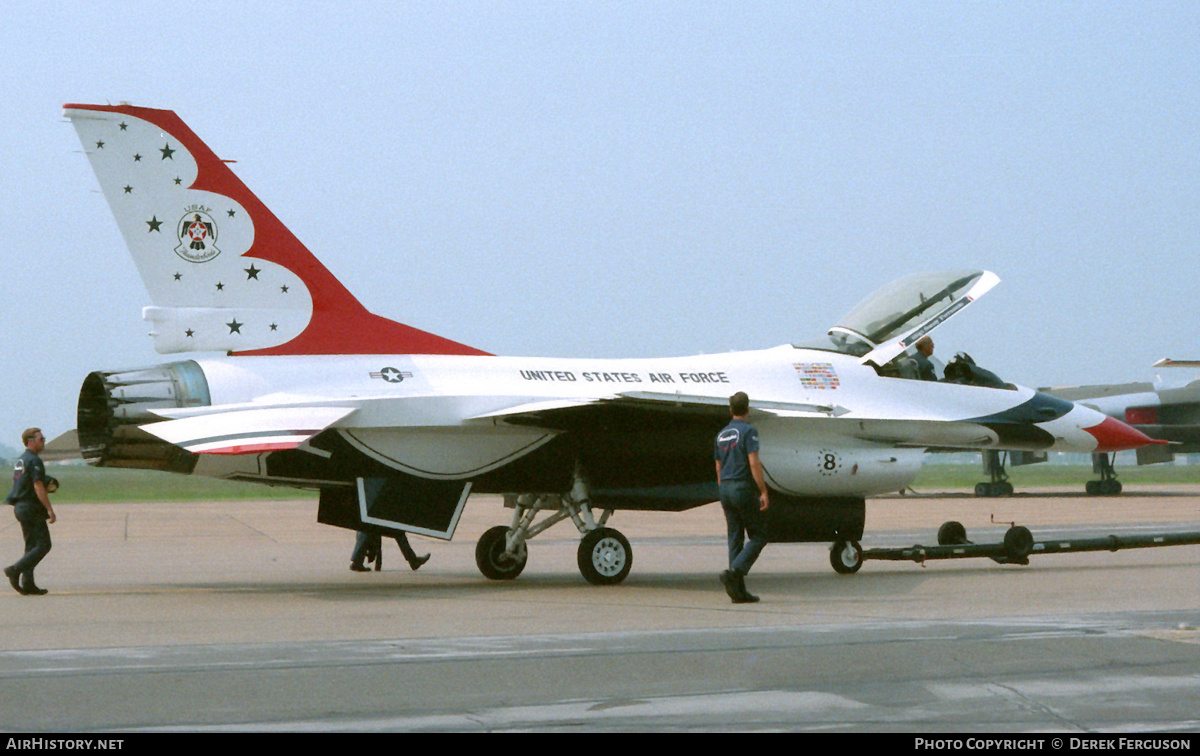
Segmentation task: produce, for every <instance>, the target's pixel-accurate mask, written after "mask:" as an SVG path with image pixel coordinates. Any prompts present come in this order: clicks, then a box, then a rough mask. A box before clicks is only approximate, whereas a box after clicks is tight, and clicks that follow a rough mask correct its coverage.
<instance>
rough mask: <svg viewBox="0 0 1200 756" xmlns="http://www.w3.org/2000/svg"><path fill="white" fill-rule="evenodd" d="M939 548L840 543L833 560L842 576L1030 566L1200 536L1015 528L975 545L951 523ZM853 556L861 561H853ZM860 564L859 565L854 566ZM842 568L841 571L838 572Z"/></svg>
mask: <svg viewBox="0 0 1200 756" xmlns="http://www.w3.org/2000/svg"><path fill="white" fill-rule="evenodd" d="M937 538H938V545H937V546H922V545H920V544H917V545H914V546H909V547H907V548H891V549H863V550H859V549H857V548H854V547H855V546H857V544H853V543H849V544H848V543H846V542H839V543H835V544H834V546H833V553H832V554H831V558H832V561H833V566H834V569H836V570H837V571H838V572H841V573H843V574H850V573H853V572H857V571H858V568H859V567H861V566H862V562H865V561H867V560H869V559H879V560H884V561H890V562H916V563H917V564H924V563H925V562H927V561H931V560H934V559H975V558H987V559H991V560H993V561H995V562H996V563H998V564H1022V565H1025V564H1029V557H1030V556H1033V555H1035V554H1069V553H1075V552H1083V551H1120V550H1122V549H1149V548H1157V547H1159V546H1194V545H1197V544H1200V532H1198V531H1191V532H1182V533H1157V534H1153V535H1109V536H1104V537H1102V538H1070V539H1068V538H1055V539H1049V540H1045V541H1035V540H1033V533H1031V532H1029V528H1026V527H1024V526H1022V525H1013V526H1012V527H1010V528H1009V529H1008V531H1007V532H1005V534H1004V541H1003V542H1002V543H973V542H971V541H968V540H967V530H966V528H965V527H963V525H962V523H959V522H955V521H953V520H951V521H950V522H946V523H943V525H942V527H940V528H938V535H937ZM854 552H857V554H858V556H859V558H858V559H857V560H855V559H854ZM855 561H857V562H858V564H854V562H855ZM839 567H842V569H838V568H839Z"/></svg>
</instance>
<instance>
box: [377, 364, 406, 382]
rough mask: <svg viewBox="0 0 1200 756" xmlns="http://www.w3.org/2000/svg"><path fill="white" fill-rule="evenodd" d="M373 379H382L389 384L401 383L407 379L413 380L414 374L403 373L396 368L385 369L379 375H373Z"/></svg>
mask: <svg viewBox="0 0 1200 756" xmlns="http://www.w3.org/2000/svg"><path fill="white" fill-rule="evenodd" d="M371 377H372V378H382V379H383V380H385V381H387V382H388V383H401V382H402V381H403V380H404V379H405V378H412V373H406V372H401V371H399V370H397V369H396V368H394V367H385V368H384V369H383V370H380V371H379V372H378V373H371Z"/></svg>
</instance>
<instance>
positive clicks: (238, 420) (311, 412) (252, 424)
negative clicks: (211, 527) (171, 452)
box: [141, 407, 357, 454]
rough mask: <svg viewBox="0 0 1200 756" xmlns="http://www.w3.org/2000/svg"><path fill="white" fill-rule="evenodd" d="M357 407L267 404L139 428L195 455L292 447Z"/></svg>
mask: <svg viewBox="0 0 1200 756" xmlns="http://www.w3.org/2000/svg"><path fill="white" fill-rule="evenodd" d="M355 409H357V408H356V407H269V408H263V409H238V410H233V411H229V412H211V413H208V414H204V415H196V416H193V417H183V418H180V419H178V420H167V421H164V422H159V423H148V424H146V425H143V426H141V428H142V430H144V431H146V432H147V433H150V434H152V435H154V436H157V437H159V438H161V439H162V440H163V441H166V442H168V443H171V444H175V445H176V446H180V447H182V448H184V449H187V450H188V451H190V452H193V453H196V454H257V453H260V452H270V451H280V450H283V449H294V448H296V447H297V446H299V445H300V444H303V443H304V442H305V441H307V440H308V439H310V438H312V437H313V436H315V435H317V434H318V433H320V432H321V431H323V430H325V428H327V427H329V426H330V425H332V424H334V423H336V422H337V421H338V420H341V419H342V418H344V417H346V416H347V415H349V414H350V413H351V412H354V411H355Z"/></svg>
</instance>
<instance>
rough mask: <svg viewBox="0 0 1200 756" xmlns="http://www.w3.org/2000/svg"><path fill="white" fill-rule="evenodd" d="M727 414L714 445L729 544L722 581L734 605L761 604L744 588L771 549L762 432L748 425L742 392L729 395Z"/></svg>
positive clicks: (747, 410) (744, 397)
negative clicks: (760, 446) (760, 444)
mask: <svg viewBox="0 0 1200 756" xmlns="http://www.w3.org/2000/svg"><path fill="white" fill-rule="evenodd" d="M729 413H730V415H732V416H733V417H732V419H731V420H730V421H729V425H727V426H725V428H724V430H722V431H721V432H720V433H719V434H717V440H716V443H715V444H714V445H713V448H714V451H713V457H714V459H715V460H716V465H717V485H718V487H719V489H720V491H721V509H722V510H724V512H725V525H726V532H727V535H728V540H729V569H727V570H725V571H724V572H722V573H721V583H722V584H723V585H724V586H725V592H726V593H728V594H729V598H730V600H732V601H733V603H735V604H748V603H752V602H755V601H758V596H755V595H753V594H751V593H750V592H749V591H747V590H746V575H747V574H748V573H749V572H750V568H751V567H752V566H753V565H754V562H755V560H757V559H758V555H759V554H760V553H761V552H762V550H763V547H764V546H766V545H767V537H766V530H765V527H764V520H765V518H766V516H765V514H764V513H765V512H766V511H767V507H768V506H769V504H770V496H769V494H768V492H767V484H766V480H765V478H764V476H763V469H762V463H761V462H759V459H758V431H757V430H756V429H755V428H754V426H752V425H750V423H749V422H747V417H748V416H749V414H750V397H748V396H747V395H746V393H745V392H744V391H739V392H737V393H736V394H734V395H733V396H731V397H729ZM747 538H748V539H749V540H747Z"/></svg>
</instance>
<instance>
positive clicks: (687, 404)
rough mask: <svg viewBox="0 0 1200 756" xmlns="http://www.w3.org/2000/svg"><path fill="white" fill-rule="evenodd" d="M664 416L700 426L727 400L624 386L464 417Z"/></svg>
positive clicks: (603, 419)
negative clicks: (618, 389) (618, 390)
mask: <svg viewBox="0 0 1200 756" xmlns="http://www.w3.org/2000/svg"><path fill="white" fill-rule="evenodd" d="M846 412H849V410H847V409H846V408H845V407H841V406H837V405H815V404H799V403H792V402H755V403H754V406H753V407H752V408H751V410H750V413H751V417H752V418H753V416H754V415H759V416H762V415H774V416H779V417H804V416H811V417H836V416H838V415H842V414H845V413H846ZM667 417H673V418H675V419H676V421H681V420H682V421H686V420H688V419H692V420H698V421H700V422H701V423H703V424H704V425H705V426H708V425H711V424H712V423H713V422H728V420H729V400H728V399H725V398H722V397H715V396H700V395H689V394H676V393H657V392H653V391H626V392H621V393H618V394H612V395H609V396H601V397H592V398H587V399H550V400H546V401H537V402H529V403H526V404H519V405H516V406H513V407H508V408H505V409H501V410H496V411H494V412H487V413H484V414H480V415H475V416H473V417H471V418H468V419H470V420H483V419H502V420H504V421H505V422H507V423H510V424H512V425H524V426H532V427H541V428H546V429H548V430H561V431H565V430H586V429H587V428H588V427H589V426H595V427H598V428H604V429H606V430H626V429H628V430H633V429H636V428H638V427H641V426H642V424H643V423H645V424H652V423H656V422H660V421H662V420H663V419H664V418H667ZM622 426H629V427H628V428H624V427H622Z"/></svg>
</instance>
